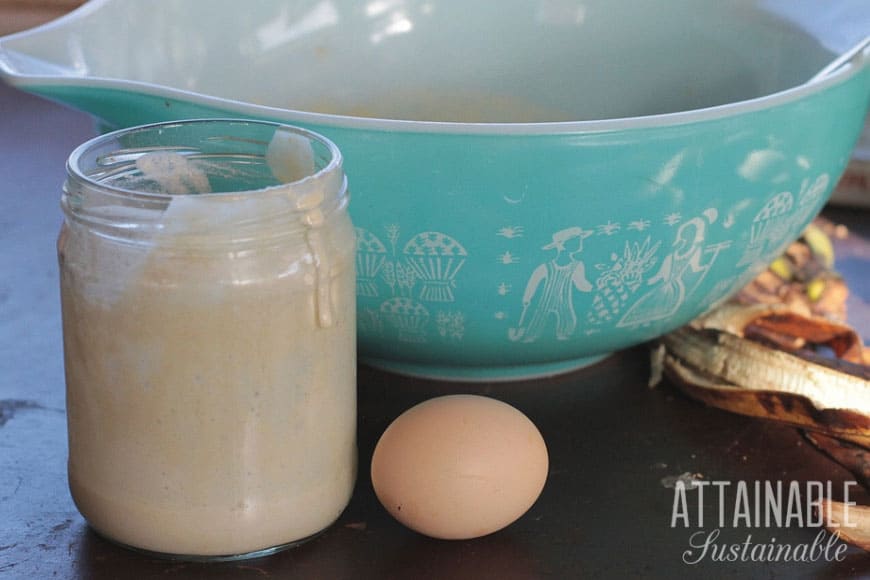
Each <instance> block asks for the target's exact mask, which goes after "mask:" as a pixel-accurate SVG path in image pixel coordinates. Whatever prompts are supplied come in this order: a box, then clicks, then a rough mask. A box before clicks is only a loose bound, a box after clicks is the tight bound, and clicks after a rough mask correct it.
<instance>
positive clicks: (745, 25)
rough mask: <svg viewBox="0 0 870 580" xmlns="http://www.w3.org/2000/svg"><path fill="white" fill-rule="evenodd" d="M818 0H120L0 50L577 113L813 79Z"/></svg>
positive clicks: (66, 65)
mask: <svg viewBox="0 0 870 580" xmlns="http://www.w3.org/2000/svg"><path fill="white" fill-rule="evenodd" d="M861 1H866V0H861ZM847 3H848V2H847ZM798 4H800V5H801V6H802V8H801V9H800V10H795V8H796V5H798ZM826 5H827V6H830V4H829V3H828V2H821V1H818V2H808V1H805V0H801V1H798V0H756V1H750V0H729V1H725V0H668V1H666V2H661V1H658V2H651V1H641V0H635V1H630V0H619V1H615V0H500V1H498V2H496V1H495V0H487V1H479V2H477V1H476V2H468V1H465V0H367V1H365V2H360V1H359V0H297V1H290V0H286V1H268V2H267V1H263V0H258V1H257V2H249V3H241V2H238V1H237V0H154V1H150V2H123V1H117V0H116V1H111V0H110V1H107V2H102V1H98V2H96V3H92V4H91V5H89V6H86V7H85V8H84V9H83V11H82V12H80V13H79V14H78V15H77V16H73V17H72V18H68V19H67V20H66V21H65V22H62V23H61V24H59V25H53V26H49V27H47V28H45V29H44V30H43V31H41V32H40V33H38V34H32V35H22V36H19V37H17V38H10V39H7V40H6V41H5V42H4V44H5V46H6V48H7V49H9V50H11V51H13V52H14V53H18V54H17V56H16V55H14V54H13V55H11V56H9V55H7V57H6V60H7V66H8V65H9V62H12V61H14V59H15V58H18V59H20V62H19V63H18V64H20V65H21V68H25V67H30V68H33V65H34V61H38V62H39V65H38V66H39V67H42V68H43V70H44V71H45V72H49V73H50V74H61V75H64V76H82V77H103V78H115V79H125V80H136V81H144V82H148V83H155V84H160V85H165V86H169V87H173V88H177V89H183V90H189V91H194V92H198V93H202V94H207V95H212V96H218V97H224V98H229V99H234V100H240V101H246V102H250V103H256V104H261V105H269V106H275V107H279V108H282V109H296V110H305V111H315V112H327V113H336V114H345V115H353V116H368V117H380V118H393V119H413V120H434V121H466V122H499V121H500V122H540V121H578V120H589V119H607V118H622V117H633V116H642V115H650V114H657V113H668V112H676V111H683V110H691V109H699V108H704V107H709V106H714V105H720V104H725V103H729V102H735V101H741V100H746V99H751V98H755V97H760V96H763V95H766V94H770V93H774V92H777V91H780V90H784V89H787V88H790V87H793V86H796V85H798V84H800V83H802V82H805V81H806V80H808V79H809V78H810V77H811V76H812V75H813V74H814V73H815V72H817V71H818V70H819V69H820V68H821V67H823V66H824V65H825V64H826V63H827V62H828V61H830V60H831V58H832V55H833V54H834V52H835V51H836V50H835V49H832V48H831V47H830V46H825V44H826V43H825V42H824V39H823V38H821V36H822V35H820V34H819V33H818V30H813V27H812V26H811V24H812V23H814V22H816V23H817V22H818V18H815V19H813V18H812V15H813V10H815V11H816V12H817V13H819V12H820V11H823V10H824V8H825V6H826ZM856 5H857V4H856ZM865 6H866V5H865ZM807 7H812V10H808V9H807ZM865 12H870V11H866V10H865ZM796 14H797V15H798V16H801V18H796V17H795V15H796ZM841 16H844V18H842V19H841V20H843V21H850V22H852V21H854V20H855V19H854V17H851V16H850V15H848V14H846V15H841ZM867 19H870V15H868V18H867ZM829 36H830V34H829ZM841 36H842V35H841ZM843 40H844V41H845V39H843ZM25 60H26V61H27V62H25ZM12 64H13V66H14V65H15V62H12Z"/></svg>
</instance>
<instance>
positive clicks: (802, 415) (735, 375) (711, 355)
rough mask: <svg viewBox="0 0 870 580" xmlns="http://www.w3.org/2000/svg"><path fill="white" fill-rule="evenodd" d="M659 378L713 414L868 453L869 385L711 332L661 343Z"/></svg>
mask: <svg viewBox="0 0 870 580" xmlns="http://www.w3.org/2000/svg"><path fill="white" fill-rule="evenodd" d="M661 344H662V346H663V349H664V352H662V353H660V356H661V359H660V362H659V363H658V364H660V365H661V369H662V371H663V373H664V374H665V375H666V376H667V377H668V378H669V379H671V381H672V382H674V383H675V384H676V385H677V386H678V387H679V388H680V389H681V390H682V391H683V392H685V393H686V394H687V395H688V396H690V397H692V398H694V399H697V400H699V401H702V402H704V403H706V404H708V405H710V406H712V407H717V408H720V409H724V410H727V411H732V412H735V413H740V414H742V415H750V416H753V417H760V418H764V419H772V420H777V421H781V422H783V423H788V424H791V425H795V426H797V427H802V428H804V429H809V430H813V431H820V432H822V433H827V434H830V435H833V436H836V437H839V438H842V439H846V440H848V441H852V442H854V443H857V444H859V445H862V446H866V447H868V448H870V381H868V380H867V379H866V378H864V377H862V376H858V375H855V374H851V373H848V372H843V371H841V370H836V369H833V368H829V367H827V366H824V365H820V364H817V363H814V362H810V361H807V360H805V359H803V358H801V357H799V356H796V355H794V354H791V353H788V352H783V351H781V350H778V349H774V348H771V347H768V346H765V345H763V344H760V343H757V342H754V341H751V340H747V339H744V338H741V337H740V336H737V335H735V334H731V333H729V332H726V331H722V330H718V329H715V328H695V327H691V326H689V327H684V328H682V329H679V330H677V331H675V332H672V333H670V334H668V335H666V336H665V337H663V338H662V341H661Z"/></svg>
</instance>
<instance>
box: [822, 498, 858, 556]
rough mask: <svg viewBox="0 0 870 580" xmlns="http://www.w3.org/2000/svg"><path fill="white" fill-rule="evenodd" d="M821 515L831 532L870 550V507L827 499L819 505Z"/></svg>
mask: <svg viewBox="0 0 870 580" xmlns="http://www.w3.org/2000/svg"><path fill="white" fill-rule="evenodd" d="M819 511H820V517H821V520H822V521H823V522H827V525H826V526H825V527H826V528H827V529H828V531H829V532H831V533H832V534H836V535H838V536H839V537H840V539H841V540H843V541H845V542H848V543H850V544H852V545H854V546H858V547H859V548H863V549H864V550H867V551H868V552H870V507H865V506H856V505H850V506H849V507H848V508H847V507H846V504H844V503H842V502H839V501H834V500H830V499H829V500H825V501H823V502H821V504H820V505H819Z"/></svg>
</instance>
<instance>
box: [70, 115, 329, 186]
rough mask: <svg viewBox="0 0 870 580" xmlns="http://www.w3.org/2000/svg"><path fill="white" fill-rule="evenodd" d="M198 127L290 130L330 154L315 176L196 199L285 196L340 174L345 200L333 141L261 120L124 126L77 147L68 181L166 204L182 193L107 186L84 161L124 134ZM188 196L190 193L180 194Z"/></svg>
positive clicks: (283, 124)
mask: <svg viewBox="0 0 870 580" xmlns="http://www.w3.org/2000/svg"><path fill="white" fill-rule="evenodd" d="M195 125H214V126H221V125H226V126H234V125H256V126H260V127H273V128H274V129H275V130H276V131H278V130H282V131H287V132H290V133H293V134H296V135H299V136H301V137H304V138H306V139H308V140H309V141H310V142H312V143H318V144H319V145H321V146H322V147H323V149H325V150H326V151H327V152H328V154H329V161H328V162H327V163H326V165H324V166H323V167H321V168H319V169H316V170H315V171H314V172H313V173H311V174H309V175H305V176H304V177H302V178H300V179H297V180H295V181H288V182H283V183H279V184H276V185H268V186H263V187H258V188H251V189H240V190H233V191H211V192H201V193H200V192H197V193H195V195H196V197H227V196H250V195H253V194H258V193H266V192H273V191H274V192H281V193H286V192H288V191H292V190H294V189H296V188H307V187H310V186H312V185H314V184H318V183H320V182H324V181H327V180H328V179H330V178H331V177H333V176H334V174H336V173H338V174H339V175H341V176H342V183H341V185H340V186H339V187H338V188H337V195H336V197H337V198H342V197H344V196H345V194H346V180H345V179H344V178H343V175H342V173H341V172H342V165H343V158H342V154H341V151H340V150H339V148H338V146H337V145H336V144H335V143H334V142H332V141H331V140H330V139H328V138H326V137H324V136H323V135H321V134H319V133H316V132H314V131H311V130H308V129H305V128H303V127H298V126H295V125H288V124H285V123H277V122H273V121H265V120H260V119H244V118H232V117H213V118H212V117H209V118H196V119H181V120H174V121H160V122H156V123H148V124H145V125H136V126H131V127H125V128H121V129H117V130H115V131H111V132H108V133H103V134H101V135H98V136H96V137H94V138H92V139H89V140H88V141H86V142H84V143H82V144H81V145H79V146H78V147H76V148H75V149H74V150H73V151H72V152H71V153H70V154H69V157H68V158H67V162H66V169H67V178H68V179H72V180H74V181H77V182H79V185H85V186H87V187H89V188H95V189H97V190H100V192H101V193H102V194H104V195H105V194H108V195H118V196H121V197H125V198H131V197H135V198H139V199H143V200H147V201H153V202H160V201H165V202H169V201H171V200H172V199H173V198H176V197H179V194H173V193H164V192H154V191H143V190H137V189H131V188H124V187H119V186H117V185H115V184H112V183H106V182H105V181H102V180H99V179H96V178H94V177H93V176H92V175H90V174H88V173H87V172H86V171H84V170H83V168H82V165H81V163H82V161H83V160H84V159H85V158H86V156H87V155H89V154H92V153H94V152H95V151H96V150H98V149H99V148H100V147H101V146H103V145H105V144H107V143H109V142H111V141H112V140H114V139H118V138H119V137H121V136H123V135H130V134H134V133H145V132H152V131H158V132H159V131H161V130H163V129H169V128H177V127H181V126H195ZM181 195H188V194H181Z"/></svg>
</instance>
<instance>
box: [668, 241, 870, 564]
mask: <svg viewBox="0 0 870 580" xmlns="http://www.w3.org/2000/svg"><path fill="white" fill-rule="evenodd" d="M832 265H833V248H832V245H831V244H830V240H829V239H828V238H827V236H826V235H825V234H824V232H823V231H822V230H821V229H819V228H818V227H815V226H812V227H810V228H809V229H808V230H807V232H805V234H804V236H803V237H802V239H801V240H799V241H798V242H795V243H794V244H792V246H790V247H789V249H788V251H786V253H785V254H783V256H781V257H780V258H779V259H778V260H777V261H775V262H774V263H773V264H771V266H770V268H769V269H768V270H767V271H765V272H763V273H762V274H761V275H759V276H758V277H757V278H756V279H755V280H754V281H753V282H752V283H750V284H749V285H748V286H747V287H746V288H744V289H743V291H741V292H740V293H739V294H738V295H737V296H736V297H735V299H734V300H732V301H731V302H729V303H727V304H725V305H723V306H722V307H720V308H718V309H716V310H714V311H713V312H710V313H708V314H707V315H705V316H703V317H701V318H699V319H697V320H695V321H693V322H692V323H691V324H689V325H687V326H684V327H683V328H680V329H678V330H676V331H674V332H672V333H670V334H667V335H665V336H664V337H662V338H661V339H660V341H659V344H658V347H657V348H656V349H655V350H654V351H653V365H652V367H653V368H652V379H651V384H653V383H654V382H657V381H658V380H659V379H660V377H661V376H662V375H665V376H667V377H668V378H669V379H670V380H671V381H672V382H673V383H674V384H675V385H676V386H678V387H679V388H680V389H681V390H682V391H683V392H684V393H686V394H687V395H688V396H690V397H692V398H694V399H697V400H699V401H701V402H704V403H706V404H707V405H710V406H712V407H717V408H720V409H724V410H727V411H732V412H735V413H739V414H742V415H749V416H752V417H760V418H764V419H771V420H775V421H779V422H782V423H786V424H789V425H793V426H796V427H799V428H802V429H804V430H805V431H806V436H807V439H809V441H810V442H811V443H812V444H813V445H815V446H816V447H817V448H818V449H819V450H821V451H822V452H824V453H825V454H827V455H828V457H830V458H831V459H833V460H834V461H837V462H838V463H840V464H841V465H843V466H844V467H846V468H847V469H849V470H850V471H851V472H852V473H853V474H854V475H855V476H856V478H858V479H859V480H860V481H861V482H862V483H863V484H864V485H865V487H867V486H870V349H868V348H867V347H865V346H864V345H863V343H862V341H861V338H860V336H859V335H858V334H857V333H856V332H855V331H854V329H852V328H851V327H850V326H849V325H848V324H846V323H845V300H846V296H847V295H848V289H847V287H846V285H845V283H844V282H843V280H842V279H841V278H840V277H839V276H838V275H837V274H836V273H835V272H834V271H833V269H832ZM818 347H825V348H827V349H829V350H830V352H832V353H833V355H834V357H825V356H823V355H821V354H819V353H818V352H817V351H816V350H815V349H816V348H818ZM868 489H870V487H868ZM840 508H841V506H840V505H838V504H837V502H833V501H828V502H826V503H824V507H823V508H822V509H824V510H826V511H827V512H828V513H829V514H830V515H831V517H832V518H834V519H836V517H837V514H838V513H840V512H842V509H840ZM853 509H854V508H853ZM860 509H861V510H862V511H861V518H862V519H861V522H860V523H859V525H858V526H857V528H854V529H850V530H849V531H848V532H847V533H844V530H842V529H840V530H838V532H839V534H840V537H841V538H842V539H844V540H845V541H847V542H850V543H854V544H855V545H859V546H861V547H862V548H864V549H865V550H868V551H870V507H866V508H860ZM838 510H839V511H838Z"/></svg>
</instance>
